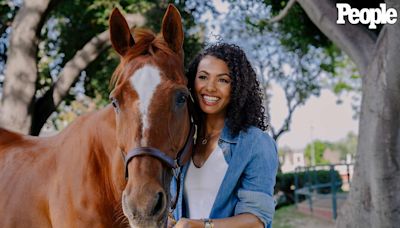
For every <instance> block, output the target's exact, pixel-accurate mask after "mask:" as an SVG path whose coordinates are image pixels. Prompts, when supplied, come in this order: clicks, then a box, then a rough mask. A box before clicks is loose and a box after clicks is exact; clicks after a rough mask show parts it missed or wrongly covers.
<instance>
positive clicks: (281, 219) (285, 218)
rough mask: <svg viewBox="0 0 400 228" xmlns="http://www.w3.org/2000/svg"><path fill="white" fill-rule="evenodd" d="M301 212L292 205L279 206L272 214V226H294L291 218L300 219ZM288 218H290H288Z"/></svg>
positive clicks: (276, 227)
mask: <svg viewBox="0 0 400 228" xmlns="http://www.w3.org/2000/svg"><path fill="white" fill-rule="evenodd" d="M303 217H305V216H304V215H303V214H301V213H300V212H298V211H297V210H296V207H295V206H294V205H291V206H286V207H281V208H279V209H278V210H277V211H276V212H275V215H274V220H273V223H272V227H273V228H294V226H293V224H292V223H291V222H290V220H292V219H296V220H297V219H302V218H303ZM289 218H290V219H289Z"/></svg>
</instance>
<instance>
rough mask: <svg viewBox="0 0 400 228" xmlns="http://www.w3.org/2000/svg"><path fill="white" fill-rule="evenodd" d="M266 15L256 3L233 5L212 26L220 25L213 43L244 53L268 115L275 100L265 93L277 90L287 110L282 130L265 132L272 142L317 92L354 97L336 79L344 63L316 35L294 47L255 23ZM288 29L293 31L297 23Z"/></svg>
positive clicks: (272, 28) (283, 35)
mask: <svg viewBox="0 0 400 228" xmlns="http://www.w3.org/2000/svg"><path fill="white" fill-rule="evenodd" d="M298 11H299V12H302V10H301V8H300V7H297V8H296V12H298ZM271 13H272V12H271V9H270V7H263V3H260V2H251V1H250V2H249V1H232V4H230V5H229V11H228V13H227V14H226V15H224V18H223V19H222V20H215V23H216V24H217V23H218V24H220V29H221V36H220V37H218V38H217V40H219V41H225V42H226V41H227V42H233V43H237V44H239V45H240V46H241V47H242V48H243V49H244V50H245V51H246V54H247V55H248V57H249V59H250V61H251V62H252V65H253V66H254V67H255V70H256V72H257V75H258V79H259V81H260V84H261V86H262V92H263V93H264V97H265V99H264V107H266V109H267V111H269V102H270V100H271V99H274V98H273V94H271V93H270V88H271V85H274V86H279V87H281V88H282V90H283V92H284V94H285V99H286V100H285V102H286V106H287V112H286V113H284V115H285V119H284V121H283V123H282V124H281V125H278V126H275V125H271V126H270V130H271V133H272V137H273V138H274V139H275V140H276V141H278V139H279V137H280V136H282V135H283V134H284V133H285V132H288V131H289V130H290V125H291V121H292V117H293V115H294V113H295V110H296V109H297V108H298V107H300V106H302V105H304V104H305V103H306V102H307V100H308V99H309V98H310V97H311V96H319V94H320V91H321V89H322V88H324V87H325V88H326V87H331V88H334V91H336V92H337V93H338V94H340V93H341V92H342V91H344V89H348V90H350V91H353V87H351V86H349V84H350V83H351V82H352V81H351V80H348V81H346V83H343V79H342V78H340V77H338V76H337V74H336V72H337V71H338V67H336V66H339V65H340V69H342V70H346V67H347V66H348V65H347V64H344V62H345V61H346V60H347V59H345V58H344V56H343V55H340V51H339V49H337V48H336V47H335V46H334V45H333V44H332V42H330V41H329V40H328V39H326V38H325V36H324V35H323V34H321V32H316V31H314V32H313V33H315V34H316V35H313V36H312V37H313V39H310V38H304V39H303V40H304V41H302V40H301V39H299V40H295V41H293V40H292V39H288V37H292V35H290V36H288V35H287V34H286V33H283V32H282V31H281V30H282V28H280V27H278V26H269V27H268V26H266V24H265V23H258V21H260V20H261V18H266V17H270V16H271ZM243 21H245V22H246V23H243ZM290 23H291V26H296V27H298V26H299V25H298V24H299V22H298V17H295V18H294V19H292V20H291V21H290ZM309 24H312V23H311V21H310V22H309ZM216 26H217V25H216ZM291 26H287V27H288V28H292V27H291ZM317 31H319V30H317ZM288 33H292V31H289V32H288ZM357 80H358V79H357ZM270 118H274V116H271V117H270Z"/></svg>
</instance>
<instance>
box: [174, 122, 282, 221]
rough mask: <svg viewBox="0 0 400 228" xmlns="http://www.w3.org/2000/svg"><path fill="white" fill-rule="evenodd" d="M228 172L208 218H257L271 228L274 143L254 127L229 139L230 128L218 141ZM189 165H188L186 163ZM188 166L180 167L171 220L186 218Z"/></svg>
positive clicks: (274, 170) (274, 168)
mask: <svg viewBox="0 0 400 228" xmlns="http://www.w3.org/2000/svg"><path fill="white" fill-rule="evenodd" d="M218 145H219V146H220V147H221V149H222V151H223V153H224V157H225V160H226V161H227V163H228V170H227V171H226V174H225V177H224V179H223V181H222V184H221V186H220V188H219V190H218V193H217V196H216V198H215V201H214V204H213V206H212V209H211V213H210V216H209V218H211V219H218V218H227V217H232V216H234V215H238V214H242V213H251V214H253V215H255V216H257V217H258V218H259V219H260V220H261V221H262V222H263V223H264V227H267V228H269V227H271V223H272V218H273V215H274V212H275V201H274V198H273V194H274V186H275V178H276V173H277V169H278V154H277V148H276V145H275V141H274V140H273V139H272V138H271V137H270V136H269V135H268V134H266V133H264V132H263V131H261V130H260V129H258V128H256V127H250V128H249V129H247V131H241V132H240V133H239V134H238V135H237V136H235V137H232V136H231V134H230V130H229V128H228V127H227V126H226V124H225V127H224V129H223V130H222V133H221V136H220V138H219V140H218ZM188 163H189V162H188ZM188 167H189V164H186V165H185V166H184V167H182V172H181V178H180V179H181V184H180V185H181V188H180V190H179V191H180V192H179V198H178V202H177V206H176V209H175V211H174V217H175V219H176V220H179V219H180V218H182V217H186V213H185V203H184V200H185V199H184V197H183V184H184V178H185V175H186V172H187V170H188ZM176 181H177V180H176V178H173V180H172V183H171V195H172V197H174V196H175V194H176V191H177V184H176Z"/></svg>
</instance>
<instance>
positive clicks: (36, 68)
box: [0, 0, 210, 135]
mask: <svg viewBox="0 0 400 228" xmlns="http://www.w3.org/2000/svg"><path fill="white" fill-rule="evenodd" d="M11 2H12V3H15V4H17V1H11ZM193 2H194V3H193ZM193 2H192V4H191V6H188V3H187V1H180V3H179V4H177V6H178V8H180V11H181V13H182V16H183V18H184V25H185V26H187V27H186V29H187V30H189V28H190V27H191V26H193V25H194V24H195V22H194V17H193V16H192V14H191V12H195V11H196V9H197V8H199V9H204V8H207V7H210V5H209V4H207V3H203V2H201V1H199V2H196V1H193ZM166 3H167V2H166V1H140V0H124V1H117V0H112V1H109V0H89V1H83V0H77V1H73V2H70V1H68V2H67V1H61V0H37V1H36V0H35V1H28V0H27V1H24V2H23V4H22V5H20V6H18V7H10V4H11V3H10V4H6V5H5V4H4V3H2V4H1V5H0V6H1V8H0V12H2V13H3V12H4V13H5V14H2V15H1V17H2V19H3V18H5V19H7V20H4V21H5V23H3V20H2V23H1V24H0V29H1V30H0V32H2V34H1V37H3V39H1V38H0V44H1V45H0V50H2V55H1V56H3V58H2V59H0V62H1V64H0V72H1V71H3V67H1V66H2V64H4V62H5V63H6V65H5V79H4V82H3V85H2V97H1V101H0V126H2V127H6V128H9V129H11V130H14V131H18V132H22V133H29V134H33V135H37V134H39V132H40V129H41V128H42V126H43V124H44V123H45V122H46V120H47V119H48V117H49V116H50V115H51V113H53V112H54V111H56V108H57V107H58V106H59V104H60V103H61V101H63V100H67V101H71V100H73V99H74V96H75V95H76V93H75V94H74V93H73V91H71V88H72V87H73V86H74V85H75V84H76V83H77V82H78V81H79V82H80V83H81V84H82V85H83V86H81V87H83V88H84V91H81V92H84V93H86V94H87V95H89V96H91V97H95V96H96V95H97V94H101V95H102V97H103V100H106V99H107V95H106V94H108V92H109V91H108V83H107V81H108V80H109V77H110V75H111V73H112V69H114V68H115V66H116V64H117V62H118V61H117V59H118V57H117V55H116V54H114V53H113V52H112V51H110V49H109V47H110V43H109V39H108V30H107V27H108V25H107V21H108V15H109V12H110V11H111V9H112V8H113V7H119V8H122V9H124V10H126V13H135V14H130V15H128V22H129V23H130V24H131V25H137V26H140V25H143V24H144V22H145V18H149V20H148V27H154V26H155V25H158V24H159V23H160V20H161V16H160V15H162V12H163V11H164V10H163V9H165V6H166ZM14 15H15V17H14ZM156 20H157V21H156ZM7 28H10V29H7ZM10 30H11V33H9V32H8V31H10ZM185 39H186V43H185V45H188V44H189V45H191V46H190V48H186V50H189V51H187V52H186V55H185V57H186V59H189V58H191V57H192V56H193V54H194V53H196V52H197V51H198V50H199V49H200V48H201V41H200V40H199V38H198V37H197V36H196V35H190V34H189V33H186V37H185ZM6 41H8V43H9V45H4V44H5V43H7V42H6ZM6 50H7V51H8V53H7V55H4V53H5V51H6ZM1 60H2V61H1ZM22 66H23V67H22ZM0 81H1V80H0Z"/></svg>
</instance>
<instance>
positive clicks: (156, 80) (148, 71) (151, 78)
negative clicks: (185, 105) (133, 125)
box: [130, 65, 161, 146]
mask: <svg viewBox="0 0 400 228" xmlns="http://www.w3.org/2000/svg"><path fill="white" fill-rule="evenodd" d="M130 82H131V84H132V86H133V88H134V89H135V90H136V92H137V94H138V95H139V110H140V113H141V116H142V123H143V128H142V136H144V133H145V131H146V129H148V128H149V127H150V124H149V122H148V114H149V107H150V102H151V99H152V98H153V95H154V92H155V91H156V88H157V86H158V85H159V84H160V82H161V76H160V71H159V70H158V69H157V68H156V67H154V66H152V65H144V67H142V68H140V69H138V70H137V71H136V72H135V73H134V74H133V75H132V77H131V78H130ZM146 144H147V139H146V138H145V137H142V141H141V146H146Z"/></svg>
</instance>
